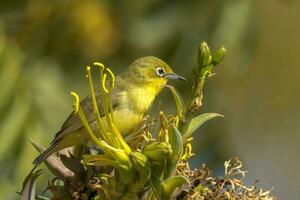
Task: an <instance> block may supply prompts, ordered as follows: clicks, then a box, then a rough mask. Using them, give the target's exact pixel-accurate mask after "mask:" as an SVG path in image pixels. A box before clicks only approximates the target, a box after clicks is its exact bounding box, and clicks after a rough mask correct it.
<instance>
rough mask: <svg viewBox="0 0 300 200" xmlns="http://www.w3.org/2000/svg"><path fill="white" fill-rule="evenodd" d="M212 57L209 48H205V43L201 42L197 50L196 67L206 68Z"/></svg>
mask: <svg viewBox="0 0 300 200" xmlns="http://www.w3.org/2000/svg"><path fill="white" fill-rule="evenodd" d="M211 60H212V56H211V53H210V48H209V47H208V46H207V43H206V42H201V44H200V46H199V49H198V65H199V67H200V68H203V67H206V66H207V65H209V64H210V63H211Z"/></svg>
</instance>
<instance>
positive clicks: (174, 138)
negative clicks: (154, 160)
mask: <svg viewBox="0 0 300 200" xmlns="http://www.w3.org/2000/svg"><path fill="white" fill-rule="evenodd" d="M168 133H169V143H170V145H171V148H172V154H171V155H170V156H169V158H168V161H167V170H166V175H165V177H167V178H168V177H170V176H171V175H172V174H173V173H174V171H175V169H176V165H177V163H178V162H179V160H180V158H181V155H182V152H183V140H182V136H181V133H180V132H179V130H178V129H177V128H176V127H175V126H174V125H173V126H172V129H171V130H169V132H168Z"/></svg>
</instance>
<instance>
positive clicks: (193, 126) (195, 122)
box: [183, 113, 224, 139]
mask: <svg viewBox="0 0 300 200" xmlns="http://www.w3.org/2000/svg"><path fill="white" fill-rule="evenodd" d="M215 117H224V116H223V115H221V114H218V113H204V114H201V115H198V116H197V117H195V118H193V119H192V120H191V122H190V124H189V126H188V129H187V131H186V132H185V133H184V135H183V139H187V138H189V137H191V136H192V135H193V133H194V132H195V131H196V130H197V129H198V128H199V127H200V126H201V125H202V124H203V123H204V122H206V121H208V120H210V119H213V118H215Z"/></svg>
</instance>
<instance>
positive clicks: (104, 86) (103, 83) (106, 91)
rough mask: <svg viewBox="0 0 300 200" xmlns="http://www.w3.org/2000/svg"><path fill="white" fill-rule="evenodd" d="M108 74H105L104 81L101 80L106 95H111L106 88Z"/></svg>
mask: <svg viewBox="0 0 300 200" xmlns="http://www.w3.org/2000/svg"><path fill="white" fill-rule="evenodd" d="M106 76H107V75H106V74H103V78H102V80H101V82H102V89H103V91H104V92H105V93H106V94H108V93H109V91H108V89H107V88H106V85H105V82H106Z"/></svg>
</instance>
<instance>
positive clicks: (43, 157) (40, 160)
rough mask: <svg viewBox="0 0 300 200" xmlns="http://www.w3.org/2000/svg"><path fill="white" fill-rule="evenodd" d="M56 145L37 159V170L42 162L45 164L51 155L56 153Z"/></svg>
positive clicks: (35, 163) (35, 161)
mask: <svg viewBox="0 0 300 200" xmlns="http://www.w3.org/2000/svg"><path fill="white" fill-rule="evenodd" d="M56 147H57V145H56V144H52V145H51V146H50V147H48V148H47V149H46V150H45V151H43V152H42V153H41V154H40V155H38V157H36V158H35V159H34V161H33V164H34V165H35V168H36V167H38V166H39V165H40V164H41V163H42V162H44V161H45V160H46V159H47V158H48V157H49V156H50V155H51V154H53V153H54V152H56Z"/></svg>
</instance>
